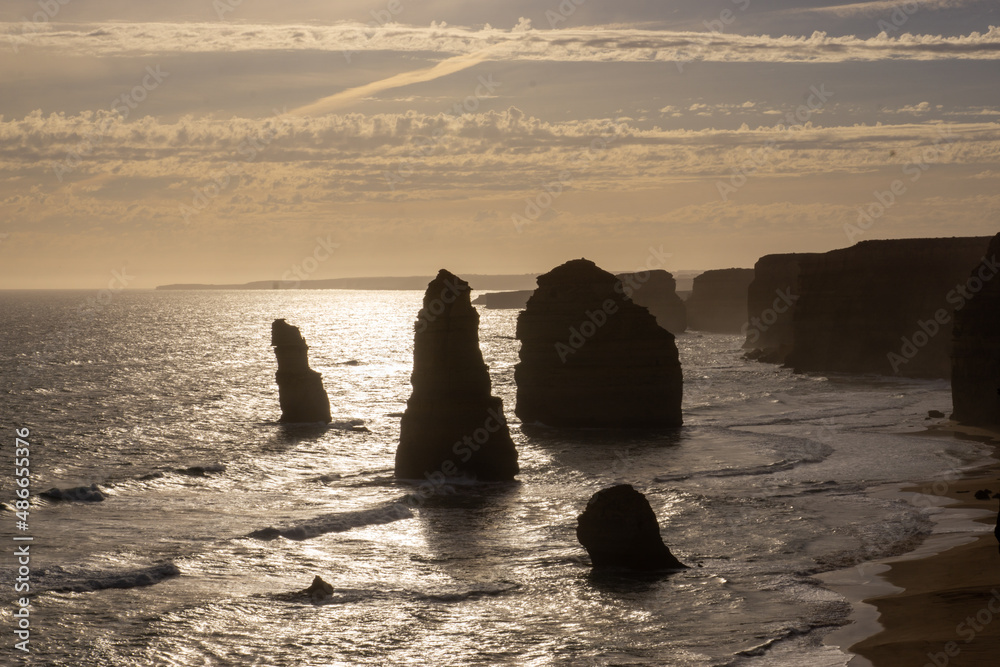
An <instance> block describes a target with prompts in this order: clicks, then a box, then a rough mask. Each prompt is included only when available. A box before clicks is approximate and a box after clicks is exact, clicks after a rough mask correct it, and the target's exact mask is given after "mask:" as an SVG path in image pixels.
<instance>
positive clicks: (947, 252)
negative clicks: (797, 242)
mask: <svg viewBox="0 0 1000 667" xmlns="http://www.w3.org/2000/svg"><path fill="white" fill-rule="evenodd" d="M989 242H990V239H989V238H988V237H973V238H947V239H899V240H889V241H862V242H861V243H858V244H857V245H854V246H852V247H850V248H844V249H842V250H833V251H831V252H828V253H824V254H821V255H817V256H816V257H813V258H809V259H805V260H803V261H802V262H801V264H800V273H799V287H800V295H801V296H800V298H799V300H798V301H797V302H796V307H795V315H794V320H793V327H794V337H795V347H794V349H793V350H792V352H791V354H789V355H788V358H787V360H786V363H787V364H788V365H790V366H792V367H793V368H794V369H795V370H796V371H799V372H801V371H815V372H843V373H877V374H881V375H893V374H898V375H903V376H908V377H930V378H947V377H950V376H951V363H950V360H949V352H950V348H951V336H952V318H953V311H954V309H955V308H956V307H957V306H959V305H961V304H963V303H964V302H965V301H967V299H966V298H965V297H963V296H962V294H961V289H964V285H965V283H966V281H967V280H968V278H969V270H970V268H971V267H973V266H975V265H976V264H977V263H978V262H979V260H980V258H981V257H982V256H983V254H984V253H985V252H986V249H987V246H988V245H989Z"/></svg>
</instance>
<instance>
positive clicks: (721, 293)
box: [685, 269, 754, 333]
mask: <svg viewBox="0 0 1000 667" xmlns="http://www.w3.org/2000/svg"><path fill="white" fill-rule="evenodd" d="M753 275H754V274H753V269H715V270H713V271H705V272H704V273H702V274H701V275H699V276H696V277H695V279H694V285H693V287H692V289H691V296H689V297H688V300H687V303H686V304H685V305H686V306H687V320H688V321H687V323H688V326H689V327H690V328H691V329H694V330H695V331H712V332H716V333H743V325H744V324H746V321H747V293H748V290H749V287H750V282H751V281H752V280H753Z"/></svg>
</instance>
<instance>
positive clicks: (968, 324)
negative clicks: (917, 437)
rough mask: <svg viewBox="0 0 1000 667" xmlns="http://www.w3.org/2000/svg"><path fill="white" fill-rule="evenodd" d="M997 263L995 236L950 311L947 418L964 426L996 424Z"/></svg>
mask: <svg viewBox="0 0 1000 667" xmlns="http://www.w3.org/2000/svg"><path fill="white" fill-rule="evenodd" d="M998 260H1000V234H997V235H996V236H994V237H993V241H992V242H991V243H990V247H989V249H988V250H987V251H986V256H985V258H984V259H983V260H982V261H981V262H980V263H979V264H978V265H976V267H975V268H974V269H973V270H972V274H971V275H970V276H969V277H968V280H967V281H966V284H965V285H966V291H967V292H968V293H969V294H970V296H971V297H972V298H970V299H969V300H968V302H967V303H966V304H965V306H964V307H963V308H961V309H958V308H956V310H955V325H954V330H953V338H952V352H951V362H952V365H951V395H952V403H953V404H954V408H955V411H954V414H953V415H952V418H953V419H955V420H957V421H960V422H963V423H966V424H977V425H996V424H1000V276H997V272H998V271H1000V265H998ZM980 285H981V287H980ZM977 288H978V289H977ZM998 530H1000V528H998ZM998 535H1000V533H998Z"/></svg>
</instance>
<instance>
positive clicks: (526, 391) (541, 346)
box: [514, 259, 682, 428]
mask: <svg viewBox="0 0 1000 667" xmlns="http://www.w3.org/2000/svg"><path fill="white" fill-rule="evenodd" d="M517 338H518V340H520V341H521V351H520V362H519V363H518V364H517V366H516V367H515V369H514V380H515V382H516V383H517V407H516V409H515V412H516V413H517V416H518V417H520V418H521V421H522V422H525V423H533V422H541V423H543V424H546V425H548V426H558V427H566V426H568V427H636V428H644V427H664V426H680V425H681V392H682V379H681V367H680V361H679V360H678V357H677V346H676V344H675V343H674V335H673V334H672V333H670V332H669V331H667V330H666V329H663V328H662V327H660V326H659V325H657V323H656V319H655V318H654V317H653V316H652V315H651V314H650V313H649V311H648V310H646V309H645V308H643V307H642V306H637V305H636V304H634V303H632V301H631V299H629V298H628V297H626V296H625V295H624V293H623V288H622V284H621V282H620V281H619V280H618V279H617V278H615V276H614V275H612V274H611V273H608V272H607V271H604V270H602V269H600V268H598V267H597V266H596V265H595V264H594V263H593V262H591V261H589V260H586V259H576V260H573V261H570V262H566V263H565V264H563V265H562V266H558V267H556V268H555V269H553V270H552V271H550V272H548V273H546V274H545V275H543V276H539V278H538V289H536V290H535V293H534V294H533V295H532V296H531V298H530V299H529V300H528V304H527V306H526V308H525V310H524V311H522V312H521V314H520V315H519V316H518V320H517Z"/></svg>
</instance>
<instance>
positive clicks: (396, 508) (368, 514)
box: [246, 497, 413, 542]
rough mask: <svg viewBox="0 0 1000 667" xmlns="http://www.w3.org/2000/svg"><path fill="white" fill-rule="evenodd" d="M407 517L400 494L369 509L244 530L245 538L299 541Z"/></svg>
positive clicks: (408, 515)
mask: <svg viewBox="0 0 1000 667" xmlns="http://www.w3.org/2000/svg"><path fill="white" fill-rule="evenodd" d="M410 518H413V512H412V511H411V510H410V507H409V503H408V502H407V498H406V497H404V498H402V499H400V500H397V501H395V502H391V503H385V504H383V505H380V506H379V507H373V508H371V509H366V510H359V511H356V512H336V513H333V514H323V515H320V516H317V517H314V518H312V519H308V520H306V521H303V522H302V523H299V524H296V525H293V526H286V527H284V528H274V527H268V528H261V529H260V530H255V531H253V532H252V533H248V534H247V535H246V537H248V538H250V539H254V540H265V541H271V540H276V539H278V538H279V537H284V538H285V539H288V540H295V541H296V542H301V541H302V540H308V539H312V538H314V537H319V536H320V535H326V534H327V533H342V532H344V531H347V530H351V529H352V528H361V527H363V526H377V525H381V524H385V523H392V522H393V521H399V520H400V519H410Z"/></svg>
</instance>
